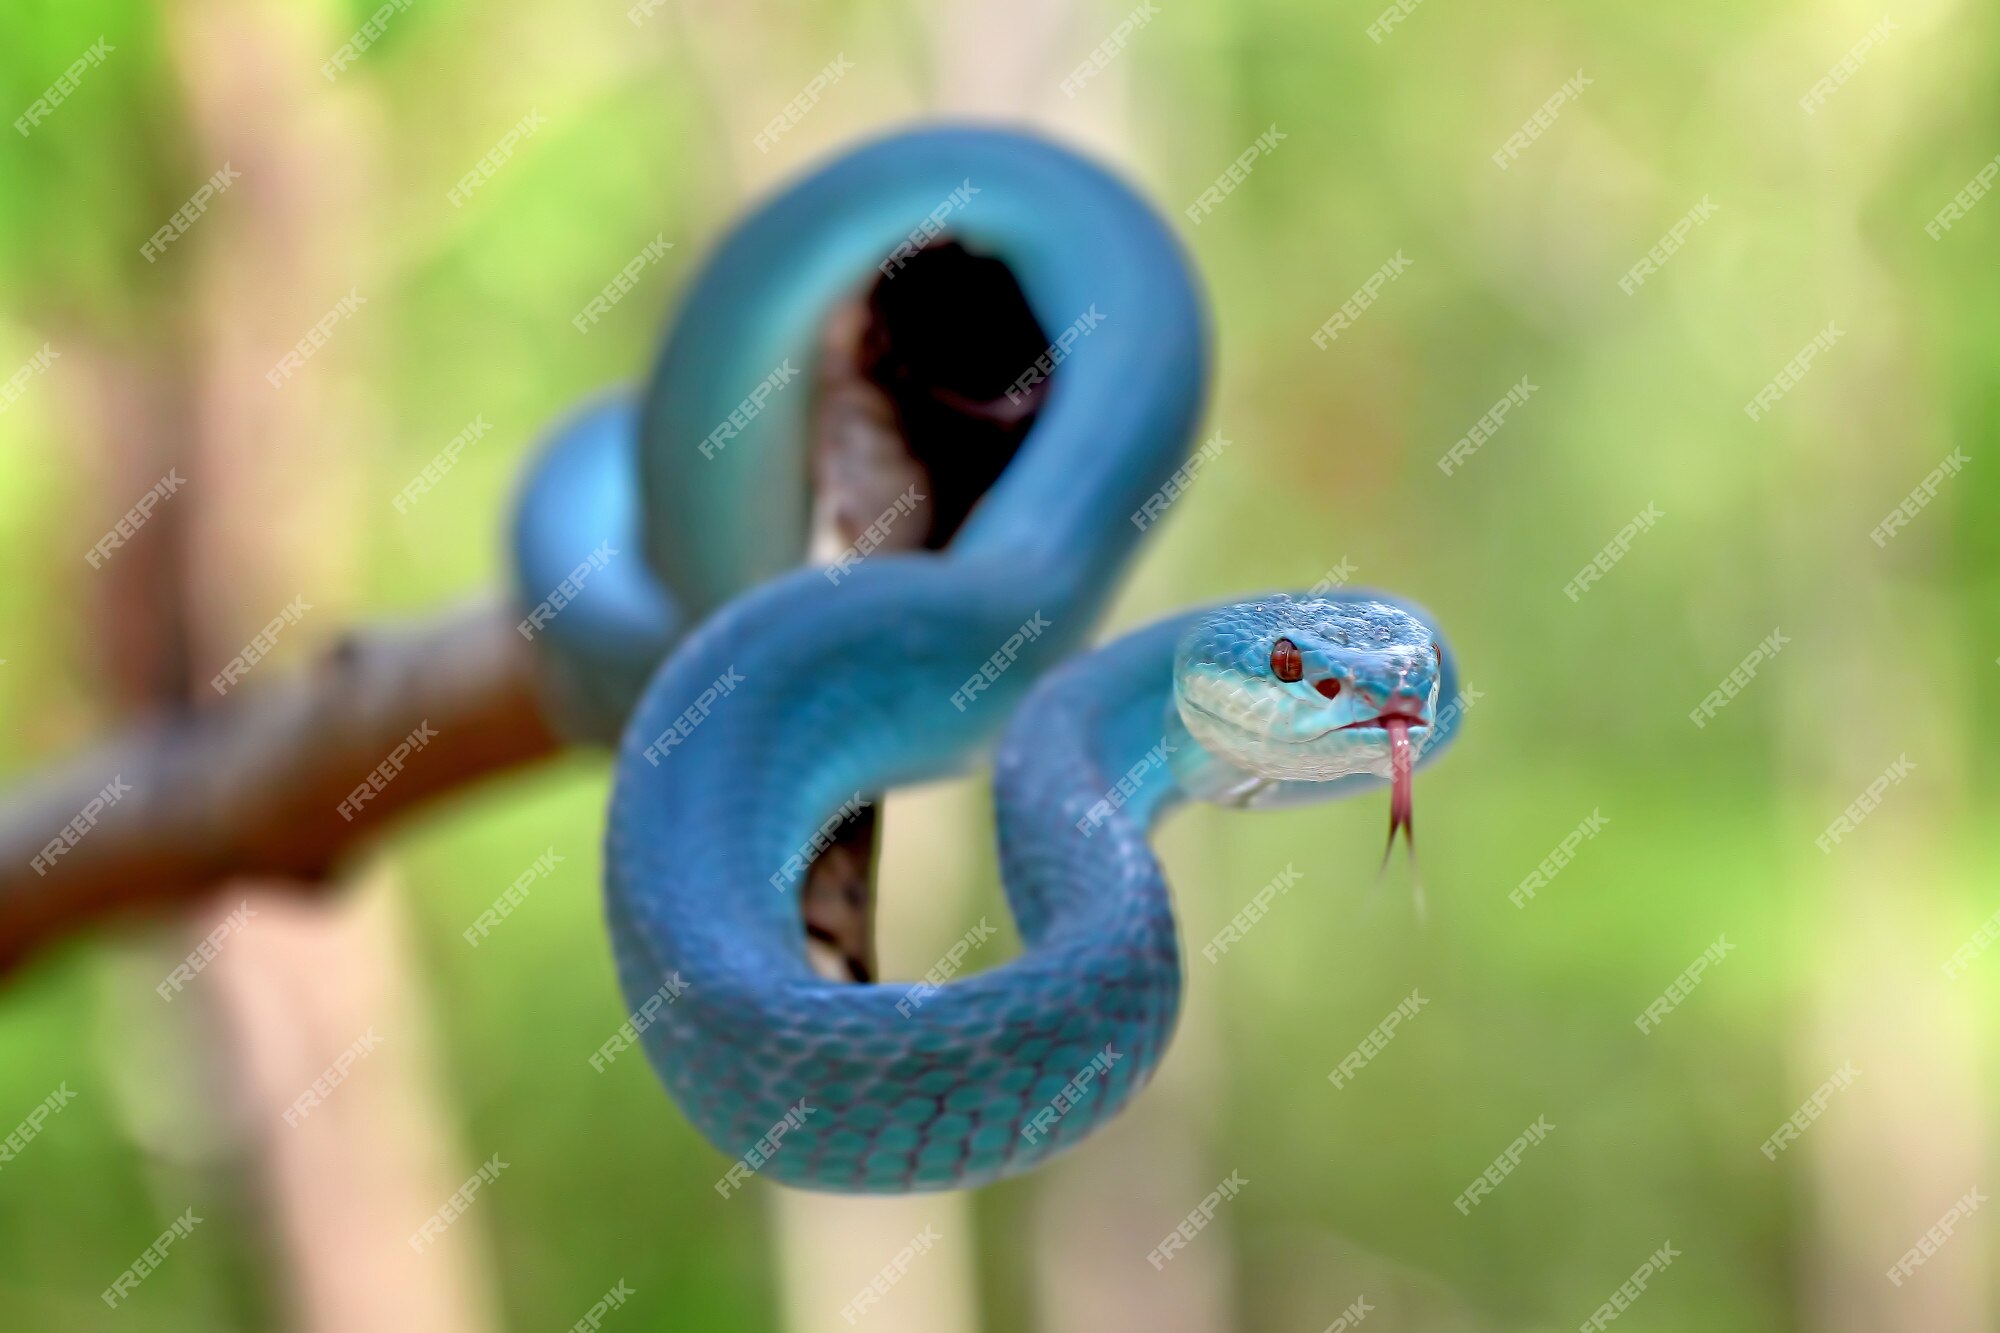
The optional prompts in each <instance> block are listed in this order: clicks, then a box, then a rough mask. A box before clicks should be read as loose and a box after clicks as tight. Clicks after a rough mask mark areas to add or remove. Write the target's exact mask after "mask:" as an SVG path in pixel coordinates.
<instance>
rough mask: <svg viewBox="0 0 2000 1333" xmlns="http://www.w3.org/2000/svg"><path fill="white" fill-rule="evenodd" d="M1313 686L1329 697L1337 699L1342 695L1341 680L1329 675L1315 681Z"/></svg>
mask: <svg viewBox="0 0 2000 1333" xmlns="http://www.w3.org/2000/svg"><path fill="white" fill-rule="evenodd" d="M1313 688H1314V689H1316V690H1318V691H1319V692H1320V693H1321V694H1324V695H1325V696H1326V697H1327V698H1329V699H1337V698H1339V697H1340V682H1339V681H1337V680H1335V679H1334V678H1333V677H1331V676H1328V677H1327V678H1326V679H1325V680H1316V681H1314V682H1313Z"/></svg>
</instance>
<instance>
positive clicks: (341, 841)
mask: <svg viewBox="0 0 2000 1333" xmlns="http://www.w3.org/2000/svg"><path fill="white" fill-rule="evenodd" d="M918 261H921V262H918ZM969 309H972V310H977V311H979V312H981V316H982V317H981V318H979V319H972V320H968V319H967V316H966V312H967V310H969ZM967 325H969V326H970V327H971V328H973V329H975V330H977V333H976V334H965V333H964V332H963V326H967ZM1046 345H1047V337H1046V335H1045V333H1044V332H1043V330H1041V329H1040V328H1039V327H1038V326H1037V325H1036V323H1035V321H1034V317H1033V315H1032V314H1031V313H1030V312H1029V310H1028V307H1027V302H1026V298H1025V297H1023V296H1022V294H1021V291H1020V288H1019V286H1018V285H1017V284H1016V283H1015V282H1014V280H1013V277H1012V275H1011V274H1009V273H1008V272H1007V271H1006V269H1005V268H1004V267H1003V266H1002V265H1000V264H999V263H998V262H997V261H995V260H990V259H981V258H976V257H974V256H971V255H969V254H967V253H966V252H965V251H964V250H962V249H960V248H959V247H958V246H957V245H956V244H955V243H950V242H946V243H943V244H939V245H936V246H933V247H931V248H930V249H927V250H926V251H924V252H923V253H922V254H920V255H919V256H918V260H915V261H912V262H911V264H910V265H909V266H908V267H907V268H906V269H905V270H904V272H903V274H902V278H901V281H900V282H899V283H898V285H897V289H896V290H895V291H894V292H893V293H891V292H888V291H886V290H885V289H884V288H883V287H882V285H881V284H877V285H876V286H875V287H874V288H873V289H872V290H871V291H870V292H868V293H867V294H866V295H865V298H864V296H863V295H862V294H859V293H857V295H856V297H855V299H854V301H853V302H852V303H851V304H845V305H842V306H841V307H839V308H837V309H835V310H834V311H833V312H831V314H830V316H829V319H828V323H827V327H826V336H825V338H824V340H823V342H822V345H821V348H820V366H819V374H818V376H817V379H816V385H815V395H814V397H815V406H814V414H813V415H814V428H813V431H814V438H813V446H812V457H813V469H814V481H815V492H816V496H817V499H818V504H819V509H820V518H821V519H822V521H823V522H825V524H826V525H827V527H828V529H829V533H830V536H831V539H832V541H833V542H834V544H835V545H836V546H841V545H847V544H849V543H852V542H853V541H854V540H855V539H856V537H857V536H858V534H859V533H860V532H861V530H862V529H863V528H865V527H867V526H868V525H869V523H870V522H871V521H872V520H874V519H875V518H876V516H877V515H879V514H881V513H882V512H883V511H884V509H885V508H886V507H887V506H888V505H889V504H890V503H891V502H892V501H894V500H895V498H896V497H897V496H898V495H899V494H901V493H902V492H903V490H904V488H905V487H906V486H911V485H914V486H916V488H917V490H918V492H919V493H920V494H921V495H922V496H923V497H924V501H925V503H924V505H923V506H921V507H920V509H919V510H918V511H916V512H915V513H913V514H912V515H911V516H910V517H911V518H912V520H914V521H912V522H909V523H907V524H903V525H899V526H897V527H896V528H894V529H893V530H892V531H891V533H890V534H889V538H888V539H887V540H885V541H883V542H882V543H881V548H880V549H893V548H901V549H906V550H916V549H923V548H928V549H932V550H936V549H941V548H942V547H944V546H945V545H946V544H947V543H949V541H950V540H951V538H952V537H953V535H955V533H956V532H957V529H958V526H959V525H960V523H962V522H963V521H964V519H965V516H966V514H967V513H969V512H970V510H971V508H972V506H973V505H974V504H976V503H977V502H978V499H979V497H980V496H981V495H983V494H984V493H985V491H986V489H987V488H988V487H990V486H991V485H992V484H993V481H994V480H995V479H996V478H997V477H998V476H999V475H1000V473H1001V471H1002V470H1003V469H1004V468H1005V467H1006V466H1007V465H1008V463H1009V462H1010V461H1011V460H1012V458H1013V456H1014V453H1015V451H1016V449H1018V447H1019V445H1020V443H1021V440H1022V439H1023V438H1024V437H1025V436H1026V434H1027V431H1028V429H1029V427H1030V426H1031V425H1032V423H1033V418H1034V415H1035V412H1036V410H1038V409H1039V407H1040V405H1041V401H1042V399H1041V394H1042V393H1043V392H1045V391H1046V383H1045V384H1044V385H1043V386H1040V387H1038V388H1037V390H1036V392H1035V396H1033V397H1032V398H1031V399H1030V401H1029V404H1028V405H1027V407H1026V408H1025V409H1022V410H1009V409H1005V408H1003V407H1002V405H1001V401H1000V400H1001V399H1002V398H1003V396H1004V393H1005V390H1006V388H1007V386H1008V384H1009V383H1010V382H1011V380H1012V378H1013V377H1014V376H1015V375H1016V374H1018V373H1019V368H1020V367H1022V366H1025V365H1027V364H1029V363H1030V362H1031V361H1032V360H1033V358H1034V357H1035V356H1036V355H1037V354H1038V353H1039V351H1040V349H1041V348H1043V347H1045V346H1046ZM514 624H515V618H514V616H513V615H512V613H511V612H510V610H509V608H508V606H507V605H506V604H505V602H504V601H503V600H502V599H500V598H497V597H496V598H490V599H487V600H483V601H480V602H477V603H473V604H470V605H468V606H466V607H463V608H461V609H459V610H457V611H453V612H447V613H444V614H441V615H438V616H436V617H433V618H430V619H426V620H420V621H413V622H410V623H407V624H405V625H402V626H398V627H384V628H368V629H361V630H357V631H353V632H351V633H350V634H349V635H348V636H347V637H346V638H345V639H344V640H342V641H341V642H339V643H337V644H336V645H334V647H333V648H332V649H331V650H330V651H328V652H327V653H326V654H325V655H323V656H322V657H321V658H320V659H319V660H318V662H317V663H316V664H315V665H314V666H313V667H312V668H311V669H309V670H307V671H306V672H304V673H302V674H300V675H297V676H294V677H291V678H282V677H280V676H279V674H278V673H277V672H276V671H275V670H274V671H273V672H272V673H271V676H272V678H271V679H270V680H268V681H267V680H265V679H264V677H263V675H262V673H261V672H260V673H259V674H258V675H257V677H256V678H255V679H254V680H251V681H249V682H248V683H246V684H245V685H244V686H243V687H242V688H241V690H240V691H232V692H231V693H230V694H229V695H228V696H227V697H225V698H223V699H220V700H218V701H215V702H212V703H208V704H207V705H206V706H203V707H199V708H195V709H192V710H185V709H183V710H173V711H168V712H165V713H161V714H157V715H154V716H153V717H151V718H149V719H147V720H144V721H142V722H141V723H140V724H138V726H136V727H135V728H134V729H133V730H131V731H129V732H127V733H125V734H124V735H122V736H119V737H117V738H115V739H113V740H111V741H109V742H106V743H105V744H103V745H101V746H99V747H98V748H97V749H95V750H92V751H90V752H88V753H86V754H83V755H81V756H79V757H77V758H74V759H71V760H67V761H64V762H63V763H62V764H60V765H59V766H57V767H55V768H52V769H50V770H48V771H46V772H44V773H40V774H37V775H34V776H32V777H30V778H28V779H26V780H23V781H22V782H20V783H18V784H17V785H16V786H15V787H14V788H13V789H11V790H7V791H0V972H5V971H7V970H10V969H12V968H13V967H15V966H16V965H18V964H19V963H20V962H21V960H23V959H24V958H26V957H28V956H29V955H31V954H32V953H34V952H35V951H36V950H38V949H41V948H44V947H46V946H47V945H49V944H50V943H52V942H53V941H55V940H57V939H59V938H61V937H62V936H64V935H67V934H70V933H72V932H76V931H79V930H82V929H84V928H86V927H88V926H91V925H93V924H96V923H98V922H99V921H100V920H101V919H102V918H105V917H108V916H114V915H127V914H133V913H139V912H146V911H150V912H154V913H158V912H160V911H162V910H164V909H170V908H174V907H181V906H186V905H187V904H189V903H190V902H193V901H195V900H197V899H199V898H201V897H202V896H204V895H205V894H206V893H207V892H209V890H210V889H211V887H212V886H213V885H215V884H217V883H219V882H221V881H223V880H226V879H234V878H261V879H272V880H283V881H286V882H288V883H295V884H301V885H312V884H316V883H319V882H321V881H323V880H324V879H325V878H326V877H327V876H328V875H329V873H331V872H332V871H333V870H335V869H336V868H337V866H338V864H339V862H340V860H341V858H342V857H343V856H344V855H345V854H347V853H348V852H349V851H350V850H351V849H353V848H355V847H356V846H357V844H359V843H360V842H361V841H363V840H364V839H365V838H366V837H367V835H370V834H372V833H374V832H376V831H377V830H378V829H380V828H381V827H382V826H383V825H384V824H386V823H387V822H389V821H390V820H391V819H393V818H394V817H395V816H397V815H399V814H401V813H404V812H405V811H408V810H410V809H411V808H412V807H414V806H417V805H418V804H420V803H422V802H423V801H425V800H427V799H428V798H431V797H433V796H439V795H442V794H444V793H447V792H452V791H456V790H457V789H459V788H461V787H465V786H467V785H469V784H471V783H473V782H475V781H477V780H478V779H480V778H483V777H487V776H489V775H492V774H496V773H499V772H502V771H505V770H508V769H512V768H516V767H519V766H521V765H524V764H527V763H530V762H532V761H534V760H537V759H541V758H544V757H546V756H548V755H550V754H553V753H554V752H555V751H556V750H557V749H558V748H559V746H560V745H561V744H562V741H561V739H560V738H559V737H558V735H557V733H556V731H555V727H554V724H553V722H552V721H551V719H550V718H549V717H548V716H547V715H546V714H545V713H544V711H543V707H542V699H541V696H540V693H539V691H538V689H537V681H536V674H535V669H536V668H535V656H534V650H533V648H532V646H531V645H530V644H529V643H528V642H527V641H526V640H525V639H523V638H522V637H521V636H520V635H519V634H518V633H517V632H516V631H515V628H514ZM420 728H421V729H423V730H424V733H425V735H426V739H425V740H424V742H423V744H422V745H421V746H420V747H419V746H415V745H410V746H407V747H405V740H406V738H408V737H410V736H411V733H413V732H417V731H419V729H420ZM432 733H434V735H432ZM399 747H404V748H402V749H400V750H399ZM392 756H395V758H394V759H392ZM385 763H387V764H390V765H392V767H393V777H390V776H388V775H389V773H390V772H391V769H390V768H384V767H382V766H383V765H385ZM371 773H380V774H382V775H383V776H384V778H385V780H384V781H383V782H382V783H381V784H380V790H379V791H378V790H374V788H373V786H372V785H371V786H370V787H369V788H368V790H367V792H366V799H365V800H360V801H358V802H352V803H350V798H351V797H355V796H359V795H361V794H362V793H361V792H360V791H358V790H357V789H359V788H362V786H363V784H366V783H368V782H369V778H370V774H371ZM114 784H118V785H119V786H118V791H119V794H118V795H117V796H116V798H115V800H114V799H111V798H109V797H108V796H106V795H105V793H106V791H107V789H108V788H112V787H113V786H114ZM125 788H129V790H125ZM66 830H70V831H71V833H70V834H66V832H65V831H66ZM72 834H73V837H72V836H71V835H72ZM876 841H877V813H876V812H875V811H874V810H873V809H872V808H871V809H870V810H868V811H867V813H866V817H865V818H861V819H857V820H855V821H852V822H851V825H850V826H849V827H846V828H843V830H842V837H841V842H840V845H839V848H838V849H837V850H838V852H839V854H838V855H829V856H827V857H825V858H822V859H821V860H820V861H818V862H816V863H815V864H814V867H813V870H812V873H811V875H810V876H809V880H808V883H807V884H806V886H805V889H804V891H803V892H802V894H801V896H800V906H801V913H802V917H803V921H802V925H803V927H804V929H805V930H806V933H807V934H808V936H809V937H810V938H812V939H814V940H817V941H819V942H820V943H821V944H823V945H825V946H827V948H828V949H829V950H830V951H831V955H832V956H831V958H830V960H827V961H829V963H830V966H831V973H832V974H833V975H841V976H851V977H867V976H871V975H873V971H874V960H873V924H872V922H873V917H872V903H873V872H874V852H875V847H876Z"/></svg>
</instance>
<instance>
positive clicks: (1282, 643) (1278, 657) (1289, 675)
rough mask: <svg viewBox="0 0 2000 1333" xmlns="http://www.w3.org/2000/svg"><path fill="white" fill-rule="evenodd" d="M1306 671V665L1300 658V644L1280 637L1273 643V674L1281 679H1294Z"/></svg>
mask: <svg viewBox="0 0 2000 1333" xmlns="http://www.w3.org/2000/svg"><path fill="white" fill-rule="evenodd" d="M1305 672H1306V666H1305V663H1304V662H1303V661H1301V660H1300V658H1299V646H1298V645H1297V644H1296V643H1293V642H1292V641H1291V640H1290V639H1280V640H1278V641H1277V642H1276V643H1274V644H1272V645H1271V674H1272V675H1274V676H1276V677H1277V678H1278V679H1279V680H1283V681H1294V680H1297V679H1298V678H1299V677H1300V676H1303V675H1304V674H1305Z"/></svg>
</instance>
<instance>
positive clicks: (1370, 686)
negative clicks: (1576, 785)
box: [1174, 595, 1443, 804]
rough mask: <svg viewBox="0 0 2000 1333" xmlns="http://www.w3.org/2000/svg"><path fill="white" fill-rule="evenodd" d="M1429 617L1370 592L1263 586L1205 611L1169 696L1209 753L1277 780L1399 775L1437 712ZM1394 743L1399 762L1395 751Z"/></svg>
mask: <svg viewBox="0 0 2000 1333" xmlns="http://www.w3.org/2000/svg"><path fill="white" fill-rule="evenodd" d="M1442 672H1443V648H1442V646H1441V645H1440V643H1439V641H1438V638H1437V636H1436V634H1435V633H1434V632H1433V631H1432V629H1431V627H1430V626H1429V625H1427V624H1425V623H1424V622H1423V621H1422V620H1420V619H1418V618H1417V617H1416V616H1414V615H1412V614H1411V613H1410V612H1408V611H1406V610H1404V609H1403V608H1402V607H1400V606H1396V605H1394V604H1392V603H1389V602H1384V601H1377V600H1373V599H1370V598H1366V597H1356V598H1347V599H1341V598H1318V597H1289V596H1284V595H1279V596H1274V597H1266V598H1262V599H1260V600H1258V601H1255V602H1242V603H1239V604H1237V605H1235V606H1230V607H1226V608H1224V609H1222V610H1219V611H1216V612H1213V613H1211V614H1210V615H1208V616H1205V617H1203V618H1202V620H1201V621H1199V622H1198V623H1197V624H1196V625H1195V626H1194V628H1193V629H1192V630H1190V631H1189V632H1188V633H1187V634H1186V636H1185V637H1183V639H1182V640H1181V643H1180V646H1179V648H1178V650H1177V651H1176V653H1175V655H1174V703H1175V706H1176V708H1177V709H1178V710H1179V712H1180V716H1181V720H1182V721H1183V722H1184V723H1186V724H1187V729H1188V731H1189V732H1190V733H1191V734H1192V735H1193V736H1194V738H1195V740H1196V741H1197V742H1199V743H1200V744H1201V746H1202V747H1203V748H1204V749H1206V750H1207V751H1208V752H1209V753H1211V754H1213V755H1215V756H1216V757H1218V758H1220V759H1224V760H1226V761H1228V762H1229V763H1231V764H1233V765H1235V766H1236V767H1237V768H1240V769H1243V770H1246V771H1248V772H1250V773H1254V774H1256V775H1257V776H1259V777H1262V778H1266V779H1270V780H1274V781H1303V782H1324V781H1328V780H1330V779H1333V778H1340V777H1347V776H1350V775H1352V774H1357V773H1372V774H1377V775H1379V776H1382V777H1386V778H1390V779H1392V781H1395V782H1396V784H1397V786H1398V787H1399V788H1403V789H1404V792H1403V793H1399V794H1402V795H1403V796H1404V800H1403V801H1402V802H1399V804H1405V803H1406V801H1407V795H1406V792H1407V782H1408V772H1409V764H1410V762H1411V755H1412V754H1414V753H1421V751H1422V750H1423V747H1424V744H1425V742H1427V741H1428V740H1429V739H1430V737H1431V732H1432V727H1433V724H1434V723H1435V721H1436V718H1437V699H1438V684H1439V679H1440V677H1441V675H1442ZM1399 754H1400V761H1399Z"/></svg>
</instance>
